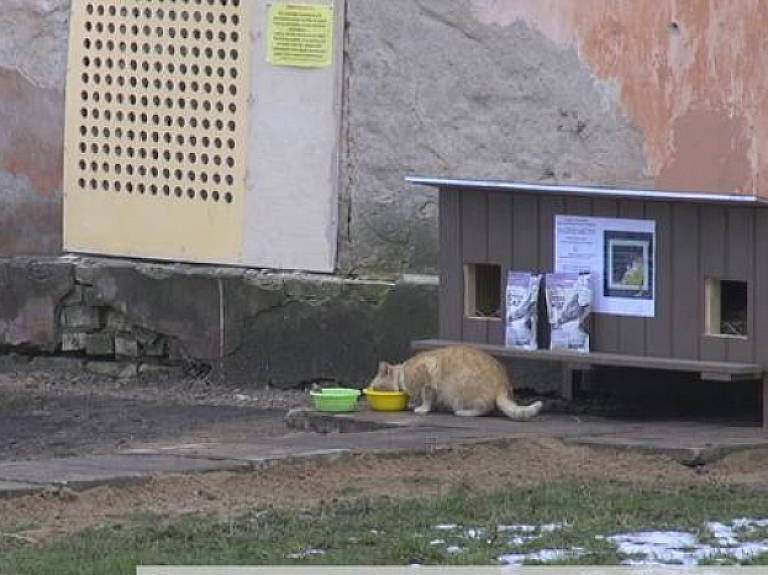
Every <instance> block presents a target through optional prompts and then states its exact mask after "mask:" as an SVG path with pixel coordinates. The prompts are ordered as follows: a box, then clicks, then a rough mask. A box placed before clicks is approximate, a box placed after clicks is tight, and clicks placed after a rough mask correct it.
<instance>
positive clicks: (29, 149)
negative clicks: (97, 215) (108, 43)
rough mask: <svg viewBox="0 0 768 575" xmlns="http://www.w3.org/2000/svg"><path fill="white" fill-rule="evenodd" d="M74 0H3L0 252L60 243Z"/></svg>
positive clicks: (40, 250)
mask: <svg viewBox="0 0 768 575" xmlns="http://www.w3.org/2000/svg"><path fill="white" fill-rule="evenodd" d="M68 19H69V0H0V28H1V29H2V30H3V33H2V34H0V255H16V254H53V253H58V252H59V251H60V250H61V179H62V156H63V145H64V136H63V133H64V131H63V128H64V84H65V74H66V54H67V34H68Z"/></svg>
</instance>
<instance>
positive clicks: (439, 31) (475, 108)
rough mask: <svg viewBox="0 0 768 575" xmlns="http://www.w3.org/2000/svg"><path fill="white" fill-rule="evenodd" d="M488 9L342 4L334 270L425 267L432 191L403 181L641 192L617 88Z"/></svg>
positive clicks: (467, 4) (634, 144)
mask: <svg viewBox="0 0 768 575" xmlns="http://www.w3.org/2000/svg"><path fill="white" fill-rule="evenodd" d="M536 1H538V0H531V2H529V3H535V2H536ZM564 3H567V2H564ZM489 4H490V5H493V4H494V3H493V2H483V3H480V2H472V1H471V0H387V1H386V2H382V1H380V0H353V1H352V2H349V5H348V7H347V19H348V29H347V47H346V52H347V59H348V60H347V73H348V77H347V92H346V94H347V102H346V108H347V118H346V120H347V123H346V134H345V138H346V145H347V153H346V156H345V164H344V176H345V179H344V181H343V187H344V199H345V203H344V205H343V212H342V222H341V223H342V235H341V258H342V259H341V265H342V267H343V268H345V269H369V268H378V269H382V268H383V269H401V268H415V269H433V268H434V266H435V252H436V249H437V245H436V243H437V242H436V232H435V212H436V207H435V196H434V194H433V192H431V191H429V190H424V189H420V188H417V187H409V186H407V185H405V184H404V183H403V181H402V178H403V176H404V175H407V174H414V173H415V174H421V175H443V176H451V177H469V178H503V179H515V180H533V181H538V180H575V181H580V182H601V183H607V184H638V183H640V184H648V183H650V180H649V179H647V178H646V176H645V173H644V170H645V157H644V148H643V144H644V142H643V134H642V132H641V130H640V129H638V127H637V126H636V125H635V123H634V122H633V121H632V120H631V118H630V117H629V116H628V115H627V113H626V111H625V110H624V108H623V106H622V103H621V101H620V98H619V93H618V92H617V90H616V89H615V84H614V83H612V82H607V81H603V80H601V79H600V78H598V77H596V76H595V75H594V74H593V71H592V69H591V68H590V66H589V63H588V62H586V61H584V60H583V59H582V58H580V54H579V51H578V50H577V47H576V46H574V45H570V44H566V43H560V42H556V41H553V40H552V39H551V38H549V37H547V36H546V35H545V34H544V33H543V31H542V30H540V29H538V28H537V27H535V26H532V25H530V24H529V23H527V22H525V21H522V20H519V21H518V20H516V19H515V18H510V21H509V22H504V25H497V24H496V23H495V22H494V21H493V20H492V19H491V18H490V14H491V13H490V12H488V10H489V8H488V7H486V12H483V11H481V8H482V6H483V5H489Z"/></svg>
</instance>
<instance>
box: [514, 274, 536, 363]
mask: <svg viewBox="0 0 768 575" xmlns="http://www.w3.org/2000/svg"><path fill="white" fill-rule="evenodd" d="M540 286H541V275H540V274H532V273H526V272H512V271H511V272H509V274H508V275H507V293H506V303H507V316H506V325H505V328H506V329H505V342H506V345H507V346H508V347H516V348H519V349H538V347H539V345H538V338H537V335H536V334H537V329H536V327H537V323H538V303H539V288H540Z"/></svg>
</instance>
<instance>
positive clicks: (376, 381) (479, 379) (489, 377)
mask: <svg viewBox="0 0 768 575" xmlns="http://www.w3.org/2000/svg"><path fill="white" fill-rule="evenodd" d="M370 387H371V388H372V389H375V390H379V391H385V390H386V391H405V392H407V393H408V394H409V395H410V396H411V397H416V396H418V397H420V398H421V405H419V406H418V407H416V409H414V412H415V413H429V412H430V411H432V408H433V407H435V406H438V405H440V406H443V407H447V408H449V409H452V410H453V412H454V413H455V414H456V415H461V416H465V417H476V416H481V415H486V414H488V413H491V412H492V411H493V410H494V409H496V408H497V407H498V408H499V409H500V410H501V411H502V412H503V413H504V414H505V415H506V416H507V417H509V418H511V419H515V420H522V419H530V418H532V417H534V416H535V415H537V414H538V413H539V411H541V407H542V403H541V402H540V401H537V402H535V403H533V404H531V405H529V406H526V407H523V406H520V405H518V404H517V403H515V401H514V400H513V399H512V385H511V383H510V381H509V377H508V375H507V371H506V370H505V369H504V367H503V366H502V365H501V364H500V363H499V362H498V361H497V360H496V359H494V358H493V357H492V356H491V355H489V354H488V353H486V352H484V351H482V350H480V349H477V348H475V347H471V346H463V345H456V346H449V347H444V348H440V349H435V350H430V351H424V352H421V353H418V354H416V355H415V356H413V357H412V358H410V359H409V360H407V361H406V362H405V363H402V364H399V365H392V364H389V363H387V362H384V361H383V362H381V363H380V364H379V371H378V373H377V374H376V377H374V378H373V381H371V384H370Z"/></svg>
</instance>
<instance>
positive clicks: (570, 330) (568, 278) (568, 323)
mask: <svg viewBox="0 0 768 575" xmlns="http://www.w3.org/2000/svg"><path fill="white" fill-rule="evenodd" d="M545 292H546V298H547V313H548V316H549V327H550V344H549V348H550V349H559V350H569V351H581V352H588V351H589V322H588V320H589V315H590V312H591V309H592V285H591V275H590V274H588V273H582V274H576V273H556V274H547V276H546V286H545Z"/></svg>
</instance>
